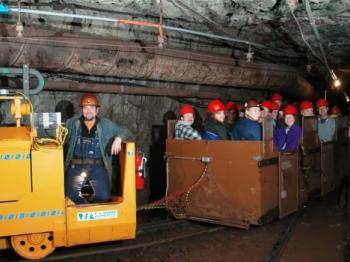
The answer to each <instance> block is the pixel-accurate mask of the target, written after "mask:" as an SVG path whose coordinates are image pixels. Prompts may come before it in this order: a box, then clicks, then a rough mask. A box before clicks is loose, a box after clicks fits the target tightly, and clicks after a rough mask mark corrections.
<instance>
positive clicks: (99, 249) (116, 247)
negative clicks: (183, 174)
mask: <svg viewBox="0 0 350 262" xmlns="http://www.w3.org/2000/svg"><path fill="white" fill-rule="evenodd" d="M193 226H194V227H195V229H193V228H192V227H193ZM175 228H176V229H179V228H181V230H180V232H178V233H176V234H175V235H171V236H168V237H164V238H162V239H159V240H151V241H146V242H142V243H140V241H138V238H139V237H140V236H142V235H147V234H151V233H159V232H165V231H170V230H173V229H175ZM188 229H191V230H188ZM224 229H225V227H223V226H203V225H198V224H193V223H191V222H188V221H183V220H177V221H166V222H161V223H159V222H158V223H149V224H145V225H142V226H140V227H138V229H137V236H138V237H137V238H136V240H128V241H123V242H122V241H119V242H110V243H103V244H97V245H96V244H95V245H86V246H78V247H73V248H63V249H58V250H56V251H55V252H54V253H53V254H52V255H50V256H49V257H47V258H45V259H42V260H41V261H60V260H63V261H64V260H68V259H69V260H71V259H79V258H83V257H88V256H94V255H103V254H121V253H124V252H128V251H132V250H137V249H142V248H147V247H151V246H158V245H162V244H167V243H171V242H174V241H178V240H183V239H188V238H191V237H195V236H200V235H204V234H210V233H214V232H218V231H220V230H224ZM9 261H18V262H19V261H27V260H23V259H20V260H13V259H11V260H9Z"/></svg>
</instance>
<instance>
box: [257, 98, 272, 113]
mask: <svg viewBox="0 0 350 262" xmlns="http://www.w3.org/2000/svg"><path fill="white" fill-rule="evenodd" d="M260 106H263V107H266V108H267V109H268V110H270V111H272V110H273V109H272V108H273V105H272V102H271V101H270V100H265V101H264V102H262V103H261V104H260Z"/></svg>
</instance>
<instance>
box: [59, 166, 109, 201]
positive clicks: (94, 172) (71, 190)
mask: <svg viewBox="0 0 350 262" xmlns="http://www.w3.org/2000/svg"><path fill="white" fill-rule="evenodd" d="M82 174H83V175H82ZM85 175H86V176H85ZM87 181H88V182H89V183H90V185H91V187H92V189H93V191H94V194H93V195H92V196H91V197H90V198H89V201H88V200H87V199H86V198H84V197H83V195H82V193H81V190H82V188H83V186H84V184H85V183H86V182H87ZM66 195H67V196H68V197H69V198H70V199H71V200H72V201H74V202H75V203H76V204H84V203H90V202H92V203H101V202H107V201H108V200H109V198H110V195H111V188H110V184H109V176H108V172H107V169H106V168H105V167H104V165H103V164H100V165H71V166H70V167H69V169H68V173H67V174H66Z"/></svg>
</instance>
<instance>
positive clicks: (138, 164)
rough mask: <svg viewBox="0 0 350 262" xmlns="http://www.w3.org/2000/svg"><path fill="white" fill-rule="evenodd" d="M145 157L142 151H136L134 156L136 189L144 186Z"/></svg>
mask: <svg viewBox="0 0 350 262" xmlns="http://www.w3.org/2000/svg"><path fill="white" fill-rule="evenodd" d="M146 163H147V158H146V157H145V155H144V154H143V153H142V152H137V153H136V157H135V172H136V174H135V175H136V177H135V180H136V189H144V188H145V178H146Z"/></svg>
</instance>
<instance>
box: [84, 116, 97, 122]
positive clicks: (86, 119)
mask: <svg viewBox="0 0 350 262" xmlns="http://www.w3.org/2000/svg"><path fill="white" fill-rule="evenodd" d="M95 119H96V117H94V116H91V117H89V116H87V117H86V116H84V121H94V120H95Z"/></svg>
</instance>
